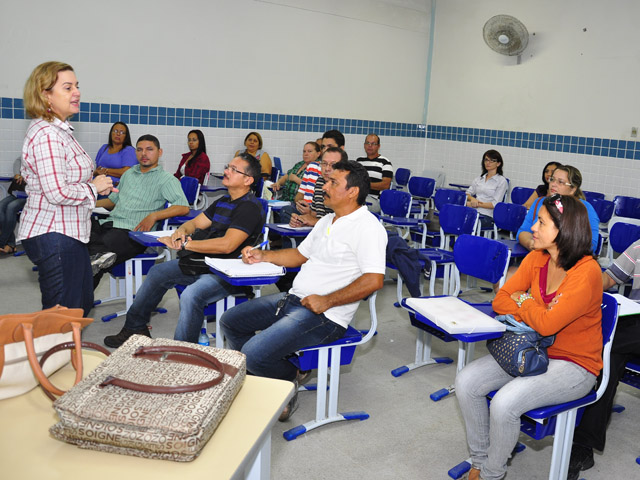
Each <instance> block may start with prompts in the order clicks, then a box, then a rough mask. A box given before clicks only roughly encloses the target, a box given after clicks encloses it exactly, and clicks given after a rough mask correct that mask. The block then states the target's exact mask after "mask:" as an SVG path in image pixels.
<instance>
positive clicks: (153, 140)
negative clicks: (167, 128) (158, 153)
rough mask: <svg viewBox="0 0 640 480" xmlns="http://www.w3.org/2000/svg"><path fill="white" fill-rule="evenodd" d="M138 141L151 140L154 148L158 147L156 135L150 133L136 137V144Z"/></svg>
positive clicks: (158, 141)
mask: <svg viewBox="0 0 640 480" xmlns="http://www.w3.org/2000/svg"><path fill="white" fill-rule="evenodd" d="M140 142H153V144H154V145H155V146H156V148H158V149H159V148H160V140H158V137H156V136H154V135H151V134H150V133H147V134H146V135H142V136H141V137H140V138H138V141H137V142H136V145H138V144H139V143H140Z"/></svg>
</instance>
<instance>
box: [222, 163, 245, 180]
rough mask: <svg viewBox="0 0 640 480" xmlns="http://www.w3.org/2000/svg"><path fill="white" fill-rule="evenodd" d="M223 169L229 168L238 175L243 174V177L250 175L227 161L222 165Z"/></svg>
mask: <svg viewBox="0 0 640 480" xmlns="http://www.w3.org/2000/svg"><path fill="white" fill-rule="evenodd" d="M224 169H225V170H231V171H232V172H234V173H239V174H240V175H244V176H245V177H250V176H251V175H249V174H248V173H244V172H242V171H240V170H238V169H237V168H236V167H235V165H231V164H229V163H227V164H226V165H225V166H224Z"/></svg>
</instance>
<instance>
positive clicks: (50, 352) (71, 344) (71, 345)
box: [40, 342, 111, 401]
mask: <svg viewBox="0 0 640 480" xmlns="http://www.w3.org/2000/svg"><path fill="white" fill-rule="evenodd" d="M81 345H82V348H88V349H90V350H97V351H98V352H100V353H104V354H105V355H106V356H107V357H108V356H109V355H111V352H110V351H109V350H107V349H106V348H104V347H103V346H102V345H98V344H97V343H92V342H81ZM74 348H76V343H75V342H64V343H59V344H58V345H55V346H53V347H51V348H50V349H49V350H47V351H46V352H45V353H44V355H42V358H41V359H40V368H42V367H44V363H45V362H46V361H47V359H48V358H49V357H50V356H51V355H53V354H54V353H58V352H60V351H62V350H71V349H74ZM71 358H72V359H74V358H75V356H72V357H71ZM72 363H73V360H72ZM74 368H75V365H74ZM76 383H78V382H76ZM74 385H75V383H74ZM40 386H41V387H42V391H43V392H44V393H45V395H46V396H47V397H49V398H50V399H51V400H54V401H55V399H56V397H55V396H54V394H53V393H51V392H50V391H49V390H47V389H46V388H45V387H44V386H43V385H42V383H41V384H40Z"/></svg>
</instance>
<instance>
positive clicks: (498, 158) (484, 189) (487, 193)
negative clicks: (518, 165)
mask: <svg viewBox="0 0 640 480" xmlns="http://www.w3.org/2000/svg"><path fill="white" fill-rule="evenodd" d="M480 167H481V168H482V175H481V176H479V177H476V178H475V179H474V180H473V182H472V183H471V186H470V187H469V188H468V189H467V207H471V208H475V209H477V210H478V214H479V215H480V217H479V222H480V223H481V224H482V228H489V227H491V226H492V225H493V209H494V208H495V206H496V204H497V203H498V202H502V201H503V199H504V194H505V193H506V191H507V188H508V187H509V184H508V183H507V179H506V178H504V177H503V176H502V168H503V167H504V161H503V160H502V155H500V152H498V151H496V150H487V151H486V152H484V154H483V155H482V163H481V165H480Z"/></svg>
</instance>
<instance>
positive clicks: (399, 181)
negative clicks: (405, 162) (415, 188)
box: [393, 167, 411, 188]
mask: <svg viewBox="0 0 640 480" xmlns="http://www.w3.org/2000/svg"><path fill="white" fill-rule="evenodd" d="M410 177H411V170H409V169H408V168H402V167H401V168H397V169H396V171H395V173H394V175H393V178H394V183H395V185H396V186H395V188H404V187H406V186H407V184H408V183H409V178H410Z"/></svg>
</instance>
